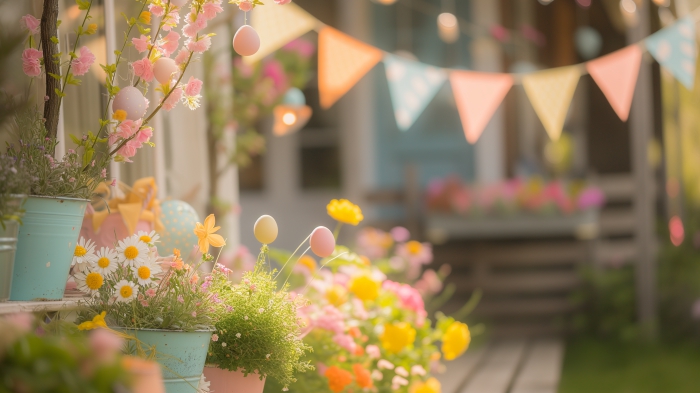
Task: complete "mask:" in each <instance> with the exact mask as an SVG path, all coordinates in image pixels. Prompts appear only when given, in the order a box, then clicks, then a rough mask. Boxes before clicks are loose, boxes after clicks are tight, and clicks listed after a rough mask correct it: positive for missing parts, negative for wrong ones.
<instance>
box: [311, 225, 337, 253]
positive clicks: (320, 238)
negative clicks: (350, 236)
mask: <svg viewBox="0 0 700 393" xmlns="http://www.w3.org/2000/svg"><path fill="white" fill-rule="evenodd" d="M309 243H311V251H313V252H314V254H316V255H318V256H319V257H321V258H325V257H328V256H331V255H332V254H333V251H335V237H334V236H333V232H331V230H330V229H328V228H326V227H317V228H316V229H314V231H313V232H311V239H310V240H309Z"/></svg>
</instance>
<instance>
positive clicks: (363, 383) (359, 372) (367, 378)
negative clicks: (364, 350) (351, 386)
mask: <svg viewBox="0 0 700 393" xmlns="http://www.w3.org/2000/svg"><path fill="white" fill-rule="evenodd" d="M352 371H354V372H355V381H357V386H359V387H361V388H363V389H369V388H371V387H372V385H373V384H372V375H371V374H370V372H369V371H368V370H365V368H364V367H362V365H361V364H353V366H352Z"/></svg>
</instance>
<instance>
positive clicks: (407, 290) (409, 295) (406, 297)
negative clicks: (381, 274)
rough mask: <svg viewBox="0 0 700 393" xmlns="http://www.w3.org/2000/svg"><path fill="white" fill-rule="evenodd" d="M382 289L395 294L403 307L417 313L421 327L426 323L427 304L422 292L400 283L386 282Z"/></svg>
mask: <svg viewBox="0 0 700 393" xmlns="http://www.w3.org/2000/svg"><path fill="white" fill-rule="evenodd" d="M382 288H384V289H386V290H388V291H390V292H393V293H394V294H395V295H396V296H397V297H398V298H399V301H400V303H401V306H402V307H404V308H406V309H408V310H411V311H413V312H415V313H416V316H417V321H418V322H417V323H416V324H417V325H419V327H420V326H421V325H422V324H423V322H425V318H426V317H427V316H428V313H427V312H426V311H425V303H424V302H423V297H422V296H421V294H420V292H418V291H417V290H416V289H415V288H413V287H411V286H410V285H408V284H400V283H398V282H394V281H390V280H386V281H384V283H383V284H382Z"/></svg>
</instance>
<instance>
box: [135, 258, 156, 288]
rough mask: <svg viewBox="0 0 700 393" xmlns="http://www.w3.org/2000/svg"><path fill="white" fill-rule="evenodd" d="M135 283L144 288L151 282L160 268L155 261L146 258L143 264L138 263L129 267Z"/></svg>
mask: <svg viewBox="0 0 700 393" xmlns="http://www.w3.org/2000/svg"><path fill="white" fill-rule="evenodd" d="M131 271H133V272H134V276H135V277H136V281H137V282H138V284H139V285H141V286H145V285H148V284H150V283H152V282H153V278H154V277H155V275H156V274H158V273H160V272H161V269H160V266H159V265H158V264H157V263H155V261H153V260H151V259H150V258H148V259H147V260H146V261H145V262H139V263H136V264H134V266H132V267H131Z"/></svg>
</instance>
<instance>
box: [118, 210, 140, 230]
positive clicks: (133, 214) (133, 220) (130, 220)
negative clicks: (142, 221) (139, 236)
mask: <svg viewBox="0 0 700 393" xmlns="http://www.w3.org/2000/svg"><path fill="white" fill-rule="evenodd" d="M142 208H143V205H142V204H141V203H138V202H137V203H122V204H120V205H119V206H118V209H119V213H121V215H122V219H123V220H124V224H125V225H126V229H128V230H129V235H130V236H131V235H133V234H134V232H136V225H137V224H138V223H139V218H141V210H142Z"/></svg>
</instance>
